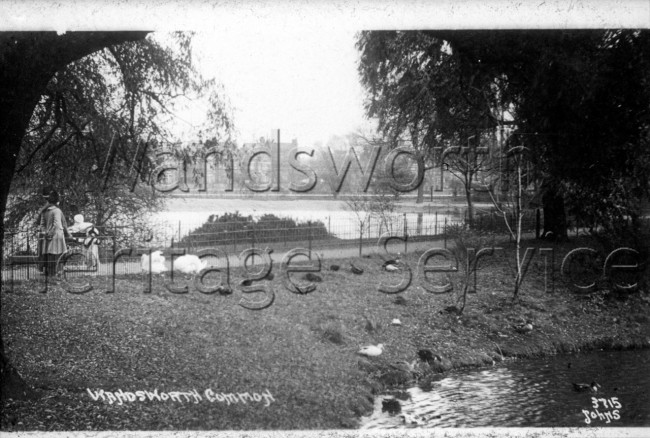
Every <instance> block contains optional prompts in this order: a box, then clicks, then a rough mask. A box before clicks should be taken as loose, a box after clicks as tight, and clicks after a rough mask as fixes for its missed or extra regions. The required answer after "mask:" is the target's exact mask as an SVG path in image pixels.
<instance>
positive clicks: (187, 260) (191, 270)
mask: <svg viewBox="0 0 650 438" xmlns="http://www.w3.org/2000/svg"><path fill="white" fill-rule="evenodd" d="M207 266H208V264H207V263H206V262H204V261H201V259H200V258H199V257H198V256H195V255H194V254H185V255H182V256H180V257H179V258H177V259H176V260H174V269H176V270H178V271H181V272H182V273H183V274H198V273H199V272H200V271H201V270H202V269H205V268H206V267H207Z"/></svg>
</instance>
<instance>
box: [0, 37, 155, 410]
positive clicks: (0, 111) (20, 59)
mask: <svg viewBox="0 0 650 438" xmlns="http://www.w3.org/2000/svg"><path fill="white" fill-rule="evenodd" d="M147 33H148V32H68V33H66V34H63V35H57V34H56V32H0V141H1V142H2V145H1V146H2V147H0V217H1V218H2V223H1V225H0V247H2V249H3V251H4V231H5V230H4V215H5V211H6V208H7V199H8V197H9V190H10V189H11V181H12V179H13V175H14V171H15V168H16V160H17V159H18V156H19V154H20V148H21V146H22V140H23V136H24V135H25V131H26V130H27V127H28V126H29V120H30V119H31V116H32V113H33V112H34V107H35V106H36V104H37V103H38V100H39V99H40V96H41V94H42V93H43V92H44V91H45V87H46V86H47V83H48V82H49V81H50V79H51V78H52V76H53V75H54V74H55V73H56V72H57V71H59V70H61V69H63V68H65V66H66V65H68V64H69V63H71V62H73V61H75V60H77V59H81V58H83V57H84V56H86V55H88V54H91V53H93V52H96V51H98V50H100V49H103V48H105V47H108V46H111V45H114V44H121V43H124V42H127V41H137V40H141V39H144V37H145V36H146V35H147ZM0 293H2V273H1V272H0ZM1 330H2V327H1V326H0V379H1V380H0V384H1V387H0V394H1V395H2V398H9V397H11V398H16V399H19V398H27V397H29V396H31V395H32V394H33V391H32V390H30V388H29V387H28V385H27V384H26V383H25V381H24V380H23V379H22V378H21V377H20V375H19V374H18V372H17V371H16V369H15V368H14V367H13V366H12V365H11V363H10V362H9V359H8V358H7V356H6V355H5V352H4V342H3V341H2V331H1Z"/></svg>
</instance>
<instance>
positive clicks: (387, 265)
mask: <svg viewBox="0 0 650 438" xmlns="http://www.w3.org/2000/svg"><path fill="white" fill-rule="evenodd" d="M400 256H401V254H399V253H398V254H397V258H396V259H390V260H386V261H385V262H384V263H383V264H382V265H381V267H382V268H384V270H385V271H388V272H395V271H399V270H400V267H399V265H400V263H401V262H400Z"/></svg>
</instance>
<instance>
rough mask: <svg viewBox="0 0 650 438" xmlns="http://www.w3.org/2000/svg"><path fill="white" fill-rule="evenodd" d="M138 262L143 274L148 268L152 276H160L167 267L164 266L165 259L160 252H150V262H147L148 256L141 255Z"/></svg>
mask: <svg viewBox="0 0 650 438" xmlns="http://www.w3.org/2000/svg"><path fill="white" fill-rule="evenodd" d="M140 260H141V261H140V266H141V267H142V270H143V271H144V272H149V268H151V272H153V273H154V274H160V273H161V272H164V271H166V270H167V266H165V257H164V256H163V255H162V251H154V252H152V253H151V260H149V254H142V258H141V259H140ZM149 264H151V266H149Z"/></svg>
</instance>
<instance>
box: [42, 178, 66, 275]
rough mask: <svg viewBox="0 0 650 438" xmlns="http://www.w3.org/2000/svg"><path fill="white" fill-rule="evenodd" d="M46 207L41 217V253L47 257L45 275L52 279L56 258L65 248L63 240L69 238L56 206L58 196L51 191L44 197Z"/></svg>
mask: <svg viewBox="0 0 650 438" xmlns="http://www.w3.org/2000/svg"><path fill="white" fill-rule="evenodd" d="M45 199H46V200H47V202H48V206H47V207H46V208H45V209H44V211H43V214H42V215H41V228H42V229H43V232H44V234H45V244H44V249H43V252H44V253H45V255H46V257H47V262H46V268H45V275H47V276H48V277H53V276H55V275H56V263H57V260H58V258H59V257H60V256H61V254H63V253H64V252H65V251H66V250H67V248H66V246H65V238H66V237H68V236H69V234H68V225H67V224H66V221H65V217H64V216H63V212H61V209H59V207H58V206H57V204H58V203H59V194H58V193H57V192H56V190H52V191H51V192H50V193H49V194H48V195H46V196H45Z"/></svg>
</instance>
